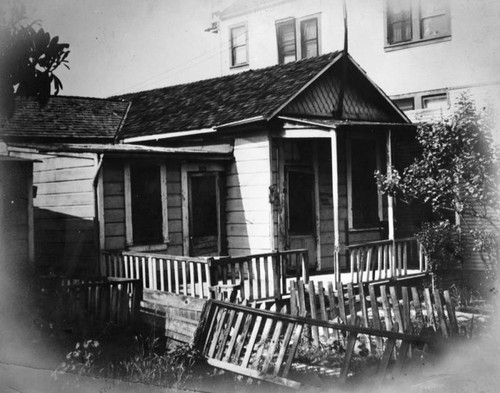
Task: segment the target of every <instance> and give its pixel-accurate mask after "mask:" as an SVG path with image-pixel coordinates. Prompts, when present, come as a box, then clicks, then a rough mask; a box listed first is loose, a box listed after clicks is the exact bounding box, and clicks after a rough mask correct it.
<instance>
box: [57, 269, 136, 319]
mask: <svg viewBox="0 0 500 393" xmlns="http://www.w3.org/2000/svg"><path fill="white" fill-rule="evenodd" d="M59 291H60V295H59V305H58V306H57V309H58V312H59V313H60V317H62V318H65V319H66V320H68V321H70V322H78V323H81V322H83V321H86V322H91V323H114V324H117V325H128V324H130V323H134V322H136V321H137V320H138V316H139V308H140V302H141V300H142V286H141V283H140V282H139V280H134V279H132V280H129V279H120V278H110V279H107V280H105V281H89V280H64V281H63V282H62V283H61V286H60V289H59Z"/></svg>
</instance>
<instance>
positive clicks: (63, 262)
mask: <svg viewBox="0 0 500 393" xmlns="http://www.w3.org/2000/svg"><path fill="white" fill-rule="evenodd" d="M12 154H13V155H16V156H18V157H24V158H31V159H36V160H39V161H41V162H35V163H34V167H33V184H34V186H36V197H35V198H34V199H33V206H34V223H35V225H34V231H35V261H36V264H37V266H39V267H40V268H42V270H47V269H51V268H54V269H56V270H62V271H64V272H65V273H66V274H78V273H81V272H84V273H92V272H93V271H94V269H95V263H96V258H97V252H96V251H97V245H96V237H95V236H96V231H95V224H94V217H95V204H94V191H93V185H92V183H93V180H94V176H95V173H96V170H97V169H96V168H97V159H96V156H95V154H90V153H81V154H73V153H64V154H63V153H57V154H56V153H54V154H38V153H35V152H34V151H32V150H29V149H13V151H12Z"/></svg>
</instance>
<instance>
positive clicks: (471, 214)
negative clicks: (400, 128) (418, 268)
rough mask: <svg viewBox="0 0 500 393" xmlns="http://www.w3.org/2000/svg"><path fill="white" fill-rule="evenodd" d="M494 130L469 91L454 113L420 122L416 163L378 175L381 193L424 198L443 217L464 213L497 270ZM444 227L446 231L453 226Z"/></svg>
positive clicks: (498, 159) (499, 195) (499, 196)
mask: <svg viewBox="0 0 500 393" xmlns="http://www.w3.org/2000/svg"><path fill="white" fill-rule="evenodd" d="M492 133H493V126H492V124H491V122H490V117H489V116H488V114H487V113H485V112H478V111H477V110H476V108H475V105H474V103H473V102H472V101H471V100H470V98H469V97H468V95H467V94H464V95H462V96H461V98H460V99H459V100H458V103H457V109H456V111H455V113H454V114H453V115H452V116H450V117H449V118H445V119H443V120H441V121H437V122H435V123H424V124H420V125H419V126H418V128H417V136H416V138H417V142H418V143H419V145H420V146H421V150H422V153H421V155H420V156H419V157H418V158H416V159H415V160H414V162H413V163H412V164H411V165H409V166H408V167H406V168H405V169H404V170H403V171H402V173H400V172H399V171H398V170H396V169H394V168H393V169H392V170H391V171H390V172H389V173H388V174H385V175H384V174H381V173H380V172H376V173H375V178H376V180H377V183H378V187H379V190H380V191H381V192H382V193H388V194H390V195H393V196H395V197H397V198H398V199H400V200H402V201H404V202H411V201H414V200H418V201H421V202H423V203H425V204H428V205H430V206H431V207H432V210H433V211H434V212H435V213H436V214H437V216H438V217H441V218H446V217H449V216H450V215H453V214H456V215H458V216H460V218H461V222H462V223H463V224H464V225H465V226H468V228H466V229H467V230H468V234H469V235H470V236H471V237H472V238H473V239H474V240H475V249H476V250H478V251H480V252H481V256H482V257H483V260H484V261H485V264H486V267H487V268H490V269H495V268H496V263H497V261H498V245H499V240H498V233H499V228H498V221H495V220H497V219H498V217H499V215H500V192H499V187H498V180H499V172H500V171H499V163H500V155H499V150H498V148H497V147H496V146H495V145H494V141H493V137H492ZM471 221H475V225H470V222H471ZM433 225H434V224H433ZM436 225H437V226H438V227H439V225H441V224H439V223H438V224H436ZM438 227H436V228H435V229H437V228H438ZM442 229H443V230H444V231H445V232H447V231H448V229H449V228H448V229H446V228H444V227H443V228H442ZM428 230H430V227H429V228H428ZM441 240H442V239H441ZM441 240H439V239H438V240H437V241H441Z"/></svg>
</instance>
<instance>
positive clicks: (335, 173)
mask: <svg viewBox="0 0 500 393" xmlns="http://www.w3.org/2000/svg"><path fill="white" fill-rule="evenodd" d="M330 143H331V152H332V202H333V244H334V252H333V261H334V262H333V263H334V269H335V280H334V282H339V281H340V264H339V248H340V240H339V233H340V230H339V168H338V160H337V157H338V154H337V131H336V130H335V129H332V130H331V132H330Z"/></svg>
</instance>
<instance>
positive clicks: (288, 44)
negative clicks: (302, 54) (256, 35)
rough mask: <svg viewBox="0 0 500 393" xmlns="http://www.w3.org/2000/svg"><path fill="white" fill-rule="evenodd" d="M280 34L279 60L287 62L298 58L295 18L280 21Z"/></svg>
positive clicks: (280, 62)
mask: <svg viewBox="0 0 500 393" xmlns="http://www.w3.org/2000/svg"><path fill="white" fill-rule="evenodd" d="M276 29H277V34H278V62H279V64H286V63H289V62H291V61H295V60H297V52H296V49H295V46H296V44H295V20H289V21H286V22H282V23H278V24H277V25H276Z"/></svg>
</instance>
